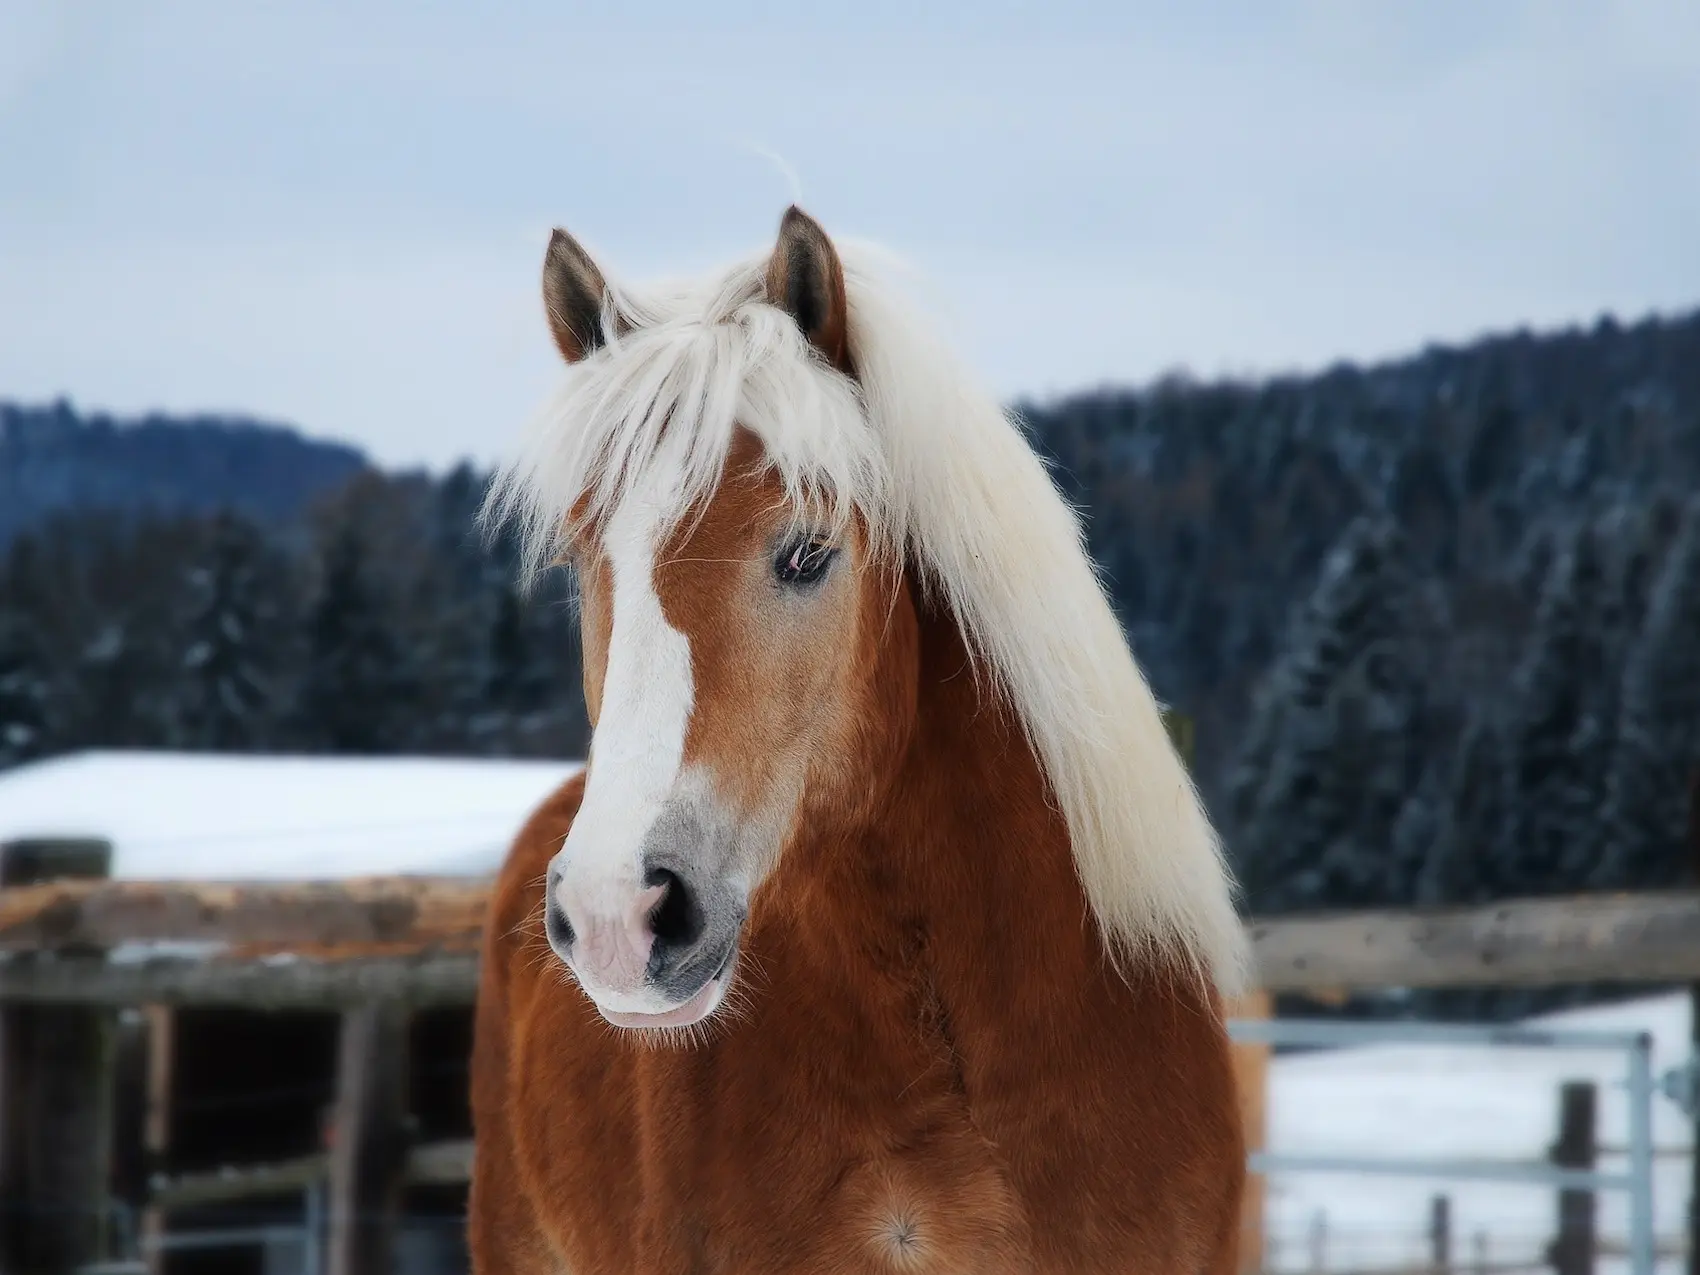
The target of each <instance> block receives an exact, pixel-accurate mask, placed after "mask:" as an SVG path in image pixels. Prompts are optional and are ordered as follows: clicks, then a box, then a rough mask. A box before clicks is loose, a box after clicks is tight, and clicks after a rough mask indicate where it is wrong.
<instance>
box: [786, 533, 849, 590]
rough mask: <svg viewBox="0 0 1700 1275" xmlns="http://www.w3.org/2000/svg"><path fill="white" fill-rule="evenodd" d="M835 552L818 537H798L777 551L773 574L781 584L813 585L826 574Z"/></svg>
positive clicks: (835, 550)
mask: <svg viewBox="0 0 1700 1275" xmlns="http://www.w3.org/2000/svg"><path fill="white" fill-rule="evenodd" d="M837 552H838V550H837V549H835V548H834V547H833V546H832V545H830V544H829V543H827V542H826V541H825V540H822V539H821V538H820V537H819V536H800V537H798V538H797V539H796V540H793V541H791V542H790V543H789V544H787V545H786V546H785V547H784V548H783V549H781V550H780V551H779V556H778V557H777V558H775V559H774V562H773V574H774V575H776V576H778V577H779V582H780V583H781V584H795V585H804V584H813V583H814V582H815V581H817V580H819V579H820V578H821V577H822V576H824V575H825V574H826V569H827V568H828V567H829V566H831V565H832V559H833V556H834V555H835V554H837Z"/></svg>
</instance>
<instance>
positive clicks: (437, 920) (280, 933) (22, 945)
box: [0, 877, 489, 952]
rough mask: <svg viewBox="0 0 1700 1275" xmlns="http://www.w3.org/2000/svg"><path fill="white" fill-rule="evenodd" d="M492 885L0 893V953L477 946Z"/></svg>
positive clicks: (216, 885) (377, 880)
mask: <svg viewBox="0 0 1700 1275" xmlns="http://www.w3.org/2000/svg"><path fill="white" fill-rule="evenodd" d="M488 895H489V885H488V882H484V881H478V880H467V879H464V878H459V877H448V878H444V877H374V878H368V879H360V880H351V881H289V882H247V883H244V882H192V881H170V882H160V881H61V882H57V883H54V884H45V885H38V886H35V887H33V888H29V889H19V890H10V891H7V893H6V894H5V895H4V896H0V952H23V951H32V952H54V951H65V950H68V949H73V948H89V947H96V948H111V947H117V946H119V945H120V944H123V943H137V942H152V941H162V940H163V941H171V942H180V943H228V944H241V945H244V946H247V947H255V948H259V947H266V946H273V947H298V946H305V947H332V946H336V945H339V944H398V943H404V944H420V945H423V944H441V945H449V946H453V945H461V946H475V945H476V944H477V941H478V932H479V929H480V927H481V926H482V925H483V922H484V908H485V904H486V901H487V899H488Z"/></svg>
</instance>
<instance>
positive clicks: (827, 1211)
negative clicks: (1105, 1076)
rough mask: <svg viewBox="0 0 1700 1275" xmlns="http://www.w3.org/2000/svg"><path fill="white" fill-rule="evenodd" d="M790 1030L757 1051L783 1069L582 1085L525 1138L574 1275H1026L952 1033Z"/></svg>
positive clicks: (704, 1063) (615, 1076)
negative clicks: (597, 1274)
mask: <svg viewBox="0 0 1700 1275" xmlns="http://www.w3.org/2000/svg"><path fill="white" fill-rule="evenodd" d="M911 1021H912V1020H911ZM795 1027H796V1028H797V1029H798V1030H796V1031H795V1032H790V1033H787V1034H786V1035H781V1036H777V1037H775V1036H767V1035H765V1034H757V1033H752V1034H750V1035H749V1036H747V1037H744V1038H743V1039H747V1040H752V1041H753V1040H758V1039H765V1040H773V1039H776V1038H777V1039H783V1040H787V1041H788V1042H789V1045H788V1047H787V1048H786V1049H784V1050H779V1051H775V1050H772V1049H763V1050H751V1049H746V1048H741V1047H740V1045H739V1043H738V1041H736V1040H731V1041H723V1042H721V1044H720V1046H719V1047H717V1048H710V1049H706V1050H693V1051H688V1052H661V1051H655V1052H649V1053H641V1054H634V1055H631V1056H629V1057H628V1058H627V1059H625V1060H624V1062H623V1063H622V1065H621V1066H619V1067H618V1068H613V1069H610V1068H606V1067H603V1068H588V1067H587V1068H586V1069H585V1070H584V1071H582V1072H581V1073H580V1074H579V1077H578V1083H576V1084H575V1085H573V1086H572V1087H571V1088H570V1089H568V1090H567V1092H569V1093H570V1092H572V1091H573V1090H576V1091H577V1092H576V1098H574V1099H573V1100H571V1101H570V1104H568V1105H567V1106H568V1107H569V1108H570V1109H562V1110H561V1111H560V1114H559V1116H558V1117H557V1118H555V1119H552V1120H548V1121H542V1120H540V1121H534V1122H530V1123H528V1124H527V1125H526V1126H525V1127H523V1128H522V1129H521V1130H519V1131H517V1132H518V1134H519V1140H520V1142H521V1144H522V1147H521V1154H522V1156H523V1157H524V1158H525V1159H526V1160H528V1161H529V1162H530V1163H531V1164H532V1165H533V1166H534V1168H535V1171H536V1172H537V1173H538V1174H539V1176H541V1177H544V1178H546V1179H550V1180H551V1185H550V1186H549V1187H548V1188H546V1189H547V1190H548V1193H549V1194H550V1195H552V1196H553V1197H554V1198H555V1199H556V1200H558V1201H560V1202H561V1203H563V1204H566V1205H567V1206H568V1207H567V1208H565V1209H564V1210H562V1215H563V1216H564V1217H566V1218H568V1219H569V1220H570V1225H569V1226H568V1227H567V1228H564V1233H563V1234H562V1236H561V1240H562V1248H563V1255H564V1256H566V1257H567V1258H568V1261H569V1269H572V1270H575V1271H577V1270H579V1269H584V1270H602V1269H609V1270H614V1269H619V1270H631V1271H641V1272H656V1273H658V1275H659V1273H661V1272H667V1273H668V1275H673V1273H675V1272H677V1273H678V1275H684V1273H685V1272H692V1273H695V1272H703V1273H704V1275H707V1273H708V1272H726V1273H727V1275H732V1273H734V1272H736V1273H737V1275H758V1273H763V1272H774V1273H776V1275H777V1273H778V1272H798V1273H799V1275H800V1273H802V1272H818V1271H822V1270H832V1271H842V1272H846V1275H850V1273H852V1272H854V1273H858V1275H860V1273H862V1272H866V1273H868V1275H881V1273H884V1272H892V1273H894V1275H895V1273H898V1272H902V1273H903V1275H929V1273H931V1272H941V1273H943V1272H969V1271H972V1272H984V1273H985V1275H1002V1273H1003V1272H1012V1273H1013V1272H1027V1271H1031V1270H1032V1269H1033V1259H1032V1248H1031V1238H1030V1236H1029V1233H1028V1227H1027V1223H1026V1221H1025V1216H1026V1214H1025V1211H1024V1209H1023V1208H1022V1205H1021V1202H1020V1201H1019V1200H1018V1198H1017V1197H1016V1194H1015V1192H1014V1191H1013V1190H1012V1188H1011V1186H1010V1183H1009V1181H1008V1180H1007V1177H1006V1175H1005V1173H1004V1171H1003V1168H1002V1165H1001V1164H1000V1161H999V1157H998V1155H997V1152H996V1150H995V1149H994V1148H993V1147H992V1145H991V1144H990V1143H989V1142H987V1140H986V1139H985V1138H984V1137H983V1136H981V1134H980V1133H979V1132H977V1130H976V1129H975V1127H974V1123H973V1120H972V1113H971V1112H970V1110H969V1105H968V1101H967V1099H966V1097H965V1095H964V1094H963V1092H962V1090H961V1086H960V1081H959V1077H958V1076H957V1075H956V1072H955V1069H954V1065H953V1062H952V1059H951V1057H950V1053H949V1049H948V1046H947V1045H946V1044H945V1043H944V1042H942V1041H941V1040H940V1039H939V1038H938V1036H937V1034H936V1033H934V1032H932V1031H929V1030H926V1029H923V1030H921V1031H919V1032H917V1031H915V1030H913V1028H911V1030H909V1031H908V1032H906V1033H902V1034H900V1035H896V1036H895V1037H892V1038H889V1039H881V1038H880V1037H882V1036H883V1035H884V1033H879V1032H874V1031H870V1030H868V1029H867V1027H866V1025H865V1024H864V1025H862V1028H861V1030H857V1028H858V1025H857V1024H856V1023H854V1022H846V1023H832V1022H825V1023H822V1022H816V1023H815V1024H813V1030H807V1029H806V1027H805V1025H804V1024H801V1023H799V1024H796V1025H795ZM559 1080H560V1077H559V1075H558V1074H553V1076H552V1080H551V1084H552V1087H554V1088H555V1092H556V1093H557V1094H560V1093H562V1089H561V1088H560V1087H559Z"/></svg>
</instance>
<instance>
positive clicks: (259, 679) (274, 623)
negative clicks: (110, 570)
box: [179, 514, 294, 751]
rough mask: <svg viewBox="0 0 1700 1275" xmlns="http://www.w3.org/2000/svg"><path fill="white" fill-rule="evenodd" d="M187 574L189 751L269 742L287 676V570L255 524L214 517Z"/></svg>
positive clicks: (184, 705)
mask: <svg viewBox="0 0 1700 1275" xmlns="http://www.w3.org/2000/svg"><path fill="white" fill-rule="evenodd" d="M185 574H186V581H185V582H186V585H187V592H188V595H189V601H188V614H187V617H186V620H185V624H184V630H183V654H182V658H181V662H180V663H181V687H182V689H181V692H180V696H179V706H180V709H179V711H180V717H181V724H180V727H179V729H180V732H181V737H182V742H183V743H184V744H186V745H187V746H189V747H192V748H208V749H215V750H224V751H240V750H245V749H252V748H257V747H263V746H265V745H266V744H268V743H270V742H271V738H272V732H273V729H274V724H275V720H276V715H277V710H278V701H279V699H280V696H281V693H282V686H281V682H282V679H283V676H284V641H285V637H286V634H285V632H284V630H285V628H286V627H287V625H288V624H289V622H290V621H291V620H293V618H294V617H293V616H292V615H291V614H290V608H289V607H288V606H287V604H286V599H287V591H288V589H289V576H290V572H289V569H288V564H287V563H286V562H285V561H284V560H283V559H282V557H281V555H279V554H277V553H276V552H275V551H274V550H273V549H272V548H271V546H270V545H269V544H268V543H267V542H266V539H265V537H264V535H263V534H262V533H261V532H260V531H259V529H258V528H257V527H255V526H254V525H253V524H252V523H250V522H248V521H247V520H245V519H242V518H239V517H237V516H235V515H233V514H221V515H219V516H217V517H216V518H215V519H214V520H213V522H212V525H211V527H210V528H209V532H208V537H207V543H206V545H205V547H204V548H203V549H202V551H201V552H200V554H199V555H198V559H197V560H196V561H194V562H192V563H191V564H190V565H189V567H188V570H187V572H186V573H185Z"/></svg>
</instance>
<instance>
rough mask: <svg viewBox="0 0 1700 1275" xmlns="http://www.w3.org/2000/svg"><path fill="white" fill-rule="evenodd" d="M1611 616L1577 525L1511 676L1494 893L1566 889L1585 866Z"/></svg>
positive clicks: (1600, 573)
mask: <svg viewBox="0 0 1700 1275" xmlns="http://www.w3.org/2000/svg"><path fill="white" fill-rule="evenodd" d="M1610 621H1611V588H1610V583H1609V581H1608V580H1607V579H1606V575H1605V569H1604V563H1603V561H1602V556H1601V552H1600V546H1599V542H1598V538H1597V536H1596V534H1595V532H1594V529H1593V527H1592V525H1591V524H1589V523H1586V522H1584V523H1579V524H1578V525H1577V526H1576V527H1575V528H1574V529H1573V530H1572V531H1571V532H1570V533H1569V534H1568V535H1567V536H1566V537H1565V538H1564V539H1563V540H1562V541H1561V543H1560V546H1559V548H1558V552H1557V553H1556V555H1555V556H1554V557H1553V559H1552V561H1551V563H1550V564H1549V566H1548V569H1547V575H1546V580H1545V582H1544V584H1543V587H1542V590H1541V599H1540V604H1539V606H1538V608H1537V611H1536V615H1535V626H1534V632H1533V634H1532V635H1531V638H1530V641H1529V645H1528V647H1527V648H1526V651H1525V653H1524V657H1523V659H1522V661H1521V662H1520V664H1519V665H1518V668H1517V670H1516V672H1515V674H1514V676H1513V680H1512V695H1511V700H1510V712H1509V732H1508V737H1507V758H1506V760H1507V764H1508V767H1509V771H1508V776H1507V781H1508V783H1509V785H1510V789H1509V792H1508V793H1507V795H1506V811H1505V818H1506V821H1507V822H1506V826H1505V831H1504V833H1503V835H1502V836H1501V838H1499V845H1500V852H1499V855H1498V856H1497V857H1496V862H1495V863H1494V865H1493V875H1494V876H1495V877H1496V878H1497V880H1496V881H1495V882H1494V886H1493V893H1495V894H1538V893H1542V892H1548V891H1554V890H1560V889H1573V888H1576V887H1578V886H1580V884H1581V883H1582V881H1583V879H1584V878H1585V877H1586V876H1587V874H1588V873H1589V871H1590V870H1591V868H1592V864H1593V860H1594V858H1595V857H1596V855H1597V853H1598V845H1599V827H1600V810H1601V807H1602V806H1603V804H1604V797H1605V782H1606V770H1607V768H1608V766H1609V763H1610V758H1611V754H1612V747H1613V736H1614V734H1615V730H1616V717H1617V703H1616V699H1617V695H1616V684H1617V675H1616V670H1615V669H1614V668H1613V667H1612V664H1611V659H1610V641H1611V635H1610V631H1609V630H1610Z"/></svg>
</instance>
